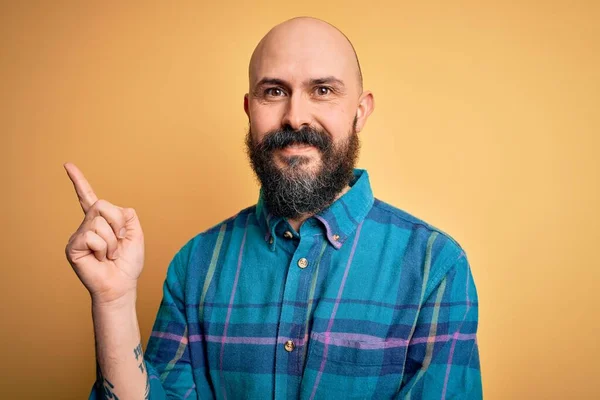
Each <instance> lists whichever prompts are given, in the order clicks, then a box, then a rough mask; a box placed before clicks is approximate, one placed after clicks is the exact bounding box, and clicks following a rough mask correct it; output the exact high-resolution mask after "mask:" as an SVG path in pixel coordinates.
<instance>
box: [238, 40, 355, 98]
mask: <svg viewBox="0 0 600 400" xmlns="http://www.w3.org/2000/svg"><path fill="white" fill-rule="evenodd" d="M354 63H355V60H354V53H353V51H352V49H351V46H350V45H349V43H347V41H345V40H340V38H339V37H336V36H335V35H333V34H331V33H327V32H312V31H306V30H305V31H304V32H285V33H280V34H274V35H271V36H268V37H266V38H265V39H264V40H263V42H261V43H260V44H259V46H258V47H257V49H256V51H255V53H254V55H253V57H252V60H251V63H250V76H249V78H250V86H251V87H252V86H254V85H255V84H256V83H257V82H258V81H259V80H261V79H263V78H265V77H268V78H278V79H283V80H286V81H288V82H290V83H302V82H304V81H306V80H309V79H318V78H323V77H329V76H333V77H336V78H338V79H340V80H342V81H344V83H345V84H346V85H347V86H348V85H352V84H354V83H353V82H352V81H353V79H352V78H353V77H354V75H355V74H356V73H357V72H355V69H356V68H357V67H356V66H354V65H353V64H354Z"/></svg>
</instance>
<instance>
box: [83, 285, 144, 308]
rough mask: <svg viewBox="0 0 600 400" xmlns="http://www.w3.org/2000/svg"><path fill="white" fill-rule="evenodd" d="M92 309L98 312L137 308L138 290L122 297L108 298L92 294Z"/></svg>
mask: <svg viewBox="0 0 600 400" xmlns="http://www.w3.org/2000/svg"><path fill="white" fill-rule="evenodd" d="M91 297H92V308H94V309H98V310H107V311H110V310H114V311H118V310H123V309H127V308H132V307H133V308H135V304H136V300H137V291H136V288H133V289H131V290H129V291H127V292H125V293H124V294H122V295H120V296H114V295H113V296H106V295H95V294H92V295H91Z"/></svg>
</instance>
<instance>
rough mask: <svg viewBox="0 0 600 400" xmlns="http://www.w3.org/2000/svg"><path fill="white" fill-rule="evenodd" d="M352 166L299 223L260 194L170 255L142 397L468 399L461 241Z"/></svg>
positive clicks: (466, 273) (471, 386)
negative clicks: (350, 177) (396, 202)
mask: <svg viewBox="0 0 600 400" xmlns="http://www.w3.org/2000/svg"><path fill="white" fill-rule="evenodd" d="M354 175H355V178H354V181H353V182H352V184H351V189H350V190H349V191H348V192H346V193H345V194H344V195H343V196H342V197H340V198H339V199H338V200H337V201H335V202H334V203H333V204H332V205H331V206H330V207H329V208H327V209H326V210H324V211H323V212H321V213H319V214H318V215H315V216H314V217H312V218H310V219H308V220H307V221H305V222H304V224H303V225H302V226H301V227H300V231H299V232H296V231H295V230H294V229H293V228H292V227H291V226H290V225H289V224H288V223H287V221H286V220H285V219H282V218H276V217H273V216H271V215H269V213H268V210H267V209H266V207H265V204H264V203H263V200H262V196H261V197H259V201H258V203H257V204H256V205H255V206H252V207H250V208H247V209H245V210H242V211H241V212H240V213H238V214H237V215H235V216H234V217H231V218H229V219H227V220H226V221H223V222H222V223H220V224H218V225H217V226H215V227H213V228H211V229H209V230H207V231H205V232H203V233H200V234H199V235H197V236H196V237H194V238H193V239H192V240H190V241H189V242H188V243H187V244H186V245H185V246H184V247H183V248H182V249H181V250H180V251H179V252H178V253H177V254H176V255H175V257H174V259H173V261H172V262H171V264H170V266H169V270H168V273H167V278H166V281H165V284H164V297H163V300H162V303H161V306H160V309H159V312H158V316H157V318H156V322H155V324H154V328H153V331H152V334H151V337H150V340H149V342H148V346H147V350H146V355H145V357H146V364H147V368H148V371H149V375H150V384H151V385H150V395H151V398H152V399H165V398H176V399H270V398H273V399H371V398H373V399H392V398H394V399H396V398H397V399H446V398H452V399H480V398H481V397H482V390H481V375H480V368H479V355H478V350H477V341H476V332H477V318H478V311H477V306H478V304H477V293H476V290H475V285H474V282H473V277H472V275H471V271H470V268H469V263H468V261H467V258H466V256H465V253H464V251H463V250H462V248H461V247H460V246H459V245H458V244H457V243H456V242H455V241H454V240H453V239H452V238H450V237H449V236H448V235H446V234H444V233H443V232H441V231H439V230H438V229H436V228H434V227H432V226H430V225H428V224H426V223H425V222H423V221H421V220H419V219H416V218H415V217H413V216H411V215H409V214H407V213H405V212H403V211H401V210H399V209H397V208H394V207H392V206H390V205H388V204H386V203H384V202H382V201H380V200H377V199H375V198H374V197H373V193H372V191H371V186H370V183H369V177H368V175H367V172H366V171H364V170H355V173H354ZM94 390H97V389H94ZM96 394H100V393H96V392H92V397H95V395H96Z"/></svg>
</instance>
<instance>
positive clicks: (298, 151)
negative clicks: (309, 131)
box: [281, 144, 316, 154]
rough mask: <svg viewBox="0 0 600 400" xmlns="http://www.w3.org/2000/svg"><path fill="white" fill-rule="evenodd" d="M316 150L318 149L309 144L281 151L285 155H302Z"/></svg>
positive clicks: (290, 146) (292, 146) (297, 145)
mask: <svg viewBox="0 0 600 400" xmlns="http://www.w3.org/2000/svg"><path fill="white" fill-rule="evenodd" d="M313 150H316V147H314V146H311V145H307V144H292V145H289V146H286V147H284V148H283V149H281V151H282V152H283V153H288V154H301V153H308V152H310V151H313Z"/></svg>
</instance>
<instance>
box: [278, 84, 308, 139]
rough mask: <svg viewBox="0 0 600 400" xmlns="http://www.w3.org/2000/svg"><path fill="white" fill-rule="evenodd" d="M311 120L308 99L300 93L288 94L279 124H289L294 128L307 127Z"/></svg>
mask: <svg viewBox="0 0 600 400" xmlns="http://www.w3.org/2000/svg"><path fill="white" fill-rule="evenodd" d="M311 122H312V117H311V114H310V108H309V104H308V99H304V98H303V96H302V95H301V94H300V93H295V94H293V95H292V96H290V98H289V101H288V103H287V106H286V109H285V113H284V115H283V119H282V121H281V126H290V127H291V128H292V129H294V130H300V129H301V128H303V127H309V126H310V125H311Z"/></svg>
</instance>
